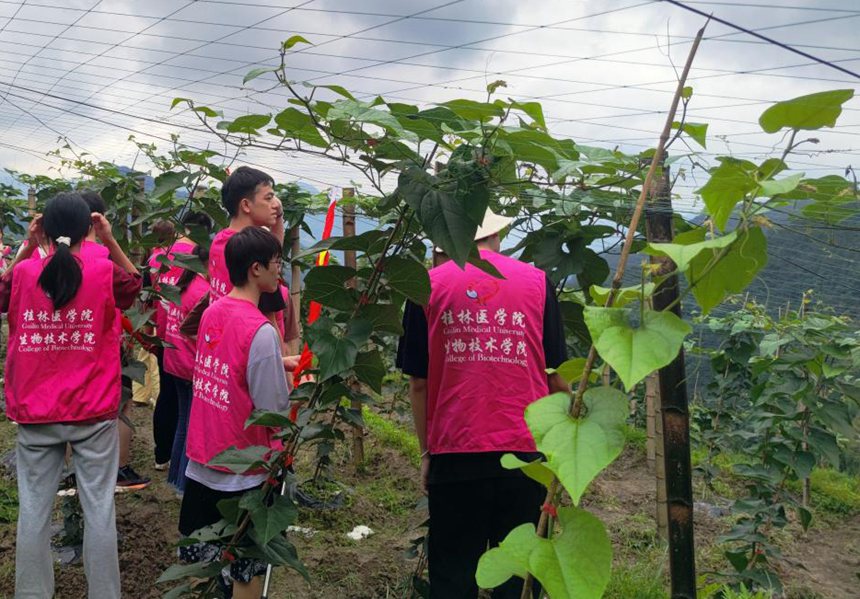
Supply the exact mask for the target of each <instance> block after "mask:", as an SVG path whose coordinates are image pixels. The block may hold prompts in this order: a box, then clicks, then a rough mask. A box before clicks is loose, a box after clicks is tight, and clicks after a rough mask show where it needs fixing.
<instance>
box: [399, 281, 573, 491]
mask: <svg viewBox="0 0 860 599" xmlns="http://www.w3.org/2000/svg"><path fill="white" fill-rule="evenodd" d="M543 351H544V357H545V359H546V366H547V368H558V367H559V366H560V365H561V363H562V362H564V361H565V360H567V345H566V344H565V339H564V323H563V321H562V319H561V309H560V308H559V305H558V299H557V298H556V296H555V288H554V287H553V285H552V283H551V282H550V280H549V278H547V279H546V300H545V302H544V313H543ZM429 362H430V348H429V333H428V327H427V316H426V315H425V314H424V309H423V308H422V307H421V306H419V305H417V304H414V303H412V302H410V301H407V302H406V308H405V309H404V312H403V336H402V337H401V338H400V344H399V345H398V347H397V360H396V362H395V364H396V366H397V368H399V369H400V370H402V371H403V374H406V375H409V376H414V377H417V378H423V379H426V378H427V370H428V365H429ZM505 453H508V452H495V451H493V452H481V453H445V454H437V455H434V456H432V458H431V459H430V472H429V475H428V482H429V484H440V483H454V482H459V481H465V480H479V479H486V478H500V477H507V476H521V474H520V471H519V470H507V469H505V468H502V466H501V464H500V463H499V459H500V458H501V457H502V455H504V454H505ZM515 455H517V457H519V458H520V459H521V460H524V461H527V462H531V461H534V460H536V459H538V458H540V457H541V454H539V453H527V452H526V453H523V452H519V453H516V454H515Z"/></svg>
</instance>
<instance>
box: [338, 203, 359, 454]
mask: <svg viewBox="0 0 860 599" xmlns="http://www.w3.org/2000/svg"><path fill="white" fill-rule="evenodd" d="M354 197H355V190H354V189H353V188H352V187H345V188H344V189H343V199H344V200H346V201H344V203H343V236H344V237H354V236H355V204H353V203H352V198H354ZM356 264H357V262H356V257H355V250H344V252H343V265H344V266H346V267H348V268H352V269H355V268H356ZM347 285H348V286H350V287H353V288H354V287H355V279H351V280H350V281H349V282H348V283H347ZM349 386H350V388H351V389H352V390H353V391H356V392H358V391H361V383H359V382H358V381H356V380H354V379H353V380H352V381H351V382H350V384H349ZM350 407H351V408H352V409H354V410H358V411H359V413H361V402H360V401H358V400H355V399H354V400H352V402H351V405H350ZM362 463H364V429H362V428H361V427H360V426H353V428H352V465H353V466H355V467H356V468H357V467H359V466H360V465H361V464H362Z"/></svg>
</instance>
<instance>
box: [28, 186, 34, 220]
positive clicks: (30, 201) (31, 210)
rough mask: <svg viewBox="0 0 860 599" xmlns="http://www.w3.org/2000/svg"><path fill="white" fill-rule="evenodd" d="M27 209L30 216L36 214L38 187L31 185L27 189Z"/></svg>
mask: <svg viewBox="0 0 860 599" xmlns="http://www.w3.org/2000/svg"><path fill="white" fill-rule="evenodd" d="M27 210H28V211H29V213H30V218H33V217H34V216H36V188H35V187H31V188H29V189H28V190H27Z"/></svg>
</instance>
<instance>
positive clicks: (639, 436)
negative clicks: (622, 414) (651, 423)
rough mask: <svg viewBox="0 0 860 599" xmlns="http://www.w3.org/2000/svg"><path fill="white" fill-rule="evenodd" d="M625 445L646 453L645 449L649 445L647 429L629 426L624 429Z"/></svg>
mask: <svg viewBox="0 0 860 599" xmlns="http://www.w3.org/2000/svg"><path fill="white" fill-rule="evenodd" d="M624 443H625V444H626V445H630V446H631V447H635V448H636V449H637V450H638V451H639V452H641V453H644V452H645V447H646V446H647V445H648V433H647V432H645V429H641V428H636V427H635V426H632V425H630V424H628V425H626V426H625V427H624Z"/></svg>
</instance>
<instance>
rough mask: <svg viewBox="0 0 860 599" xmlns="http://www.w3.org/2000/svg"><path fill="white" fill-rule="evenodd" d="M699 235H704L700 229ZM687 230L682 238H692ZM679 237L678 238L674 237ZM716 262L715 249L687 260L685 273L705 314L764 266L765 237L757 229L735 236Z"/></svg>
mask: <svg viewBox="0 0 860 599" xmlns="http://www.w3.org/2000/svg"><path fill="white" fill-rule="evenodd" d="M699 231H701V234H702V235H704V230H701V229H700V230H699ZM693 233H694V232H693V231H690V232H688V233H684V234H683V235H692V234H693ZM678 237H680V235H679V236H678ZM727 247H728V251H727V252H726V254H725V255H723V256H722V257H721V258H720V259H719V261H718V262H716V263H714V260H716V259H717V258H718V257H719V255H718V252H717V251H716V250H710V251H703V252H700V253H699V254H697V255H696V256H695V257H694V258H693V259H692V260H691V261H690V267H689V269H688V270H687V271H686V272H685V275H686V277H687V281H688V282H689V284H690V285H691V286H692V288H693V297H695V298H696V302H698V304H699V306H700V307H701V308H702V313H703V314H707V313H708V312H710V311H711V310H712V309H713V308H714V307H716V306H718V305H719V304H720V303H722V301H723V300H724V299H725V298H726V297H727V296H728V295H731V294H734V293H740V292H742V291H743V290H744V289H746V288H747V286H748V285H749V284H750V283H752V281H753V279H755V276H756V274H758V272H759V271H760V270H761V269H762V268H764V267H765V265H766V264H767V238H766V237H765V236H764V233H763V232H762V230H761V229H760V228H759V227H750V228H749V229H748V230H747V231H746V232H741V233H739V234H738V236H737V239H735V240H734V242H732V243H731V244H730V245H729V246H727Z"/></svg>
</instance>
